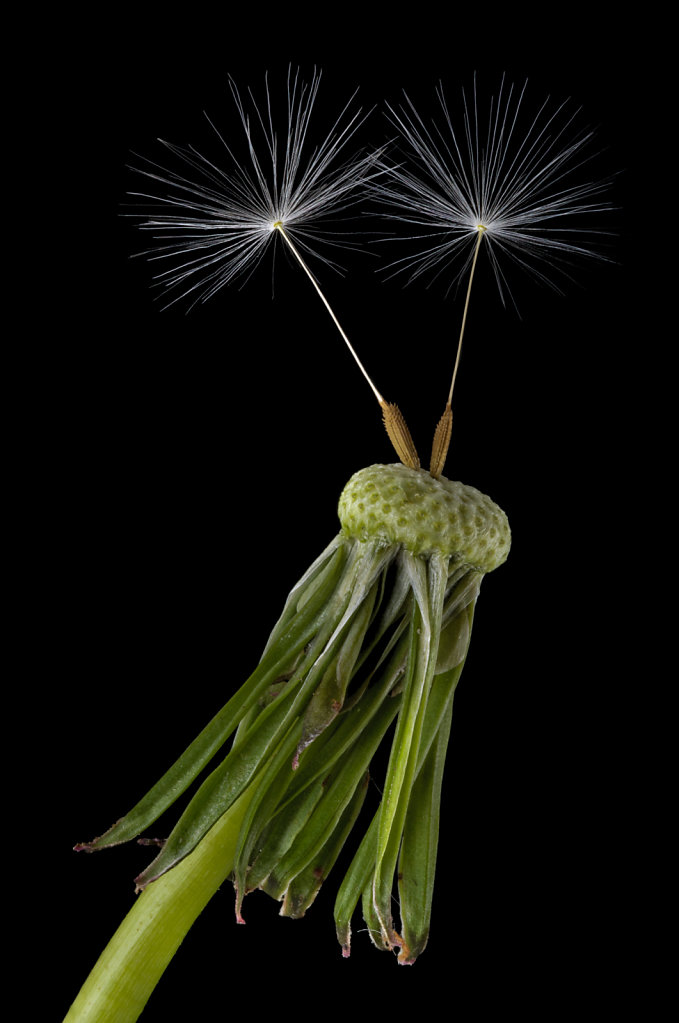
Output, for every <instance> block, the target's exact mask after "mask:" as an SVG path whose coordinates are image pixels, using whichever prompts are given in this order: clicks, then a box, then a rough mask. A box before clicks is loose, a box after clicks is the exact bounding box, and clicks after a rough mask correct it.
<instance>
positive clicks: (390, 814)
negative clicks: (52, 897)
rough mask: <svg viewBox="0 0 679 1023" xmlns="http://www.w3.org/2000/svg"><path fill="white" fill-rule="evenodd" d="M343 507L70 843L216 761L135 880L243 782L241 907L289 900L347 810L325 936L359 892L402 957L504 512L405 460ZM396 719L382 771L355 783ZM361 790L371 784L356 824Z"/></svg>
mask: <svg viewBox="0 0 679 1023" xmlns="http://www.w3.org/2000/svg"><path fill="white" fill-rule="evenodd" d="M339 515H340V521H341V523H342V530H341V532H340V533H339V534H338V536H336V537H335V539H334V540H333V541H332V543H331V544H330V545H329V546H328V547H327V548H326V550H325V551H324V552H323V553H322V554H321V556H320V557H319V558H318V559H317V560H316V561H315V562H314V564H313V565H312V566H311V567H310V568H309V570H308V571H307V572H306V573H305V575H304V576H303V577H302V579H301V580H300V581H299V583H298V584H297V586H295V588H294V589H293V590H292V592H291V594H290V596H289V597H288V600H287V603H286V605H285V608H284V609H283V613H282V615H281V618H280V619H279V621H278V623H277V625H276V627H275V628H274V630H273V632H272V634H271V636H270V638H269V641H268V643H267V646H266V648H265V650H264V653H263V655H262V657H261V660H260V662H259V664H258V665H257V667H256V669H255V671H254V672H253V674H252V675H251V676H250V678H249V679H248V680H247V681H246V682H245V683H244V685H243V686H242V687H241V689H240V690H239V691H238V692H237V693H236V694H235V695H234V696H232V697H231V699H230V700H229V701H228V703H227V704H226V705H225V707H224V708H223V709H222V710H221V711H220V712H219V713H218V714H217V715H216V717H215V718H214V719H213V720H212V721H211V722H210V724H208V725H207V727H206V728H205V729H204V730H203V731H202V732H201V734H200V735H199V736H198V737H197V738H196V739H195V740H194V742H193V743H192V744H191V745H190V746H189V748H188V749H187V750H186V751H185V752H184V754H182V756H181V757H180V758H179V759H178V760H177V762H176V763H175V764H174V766H173V767H172V768H170V770H169V771H168V772H167V773H166V774H165V775H164V776H163V777H162V778H161V779H160V781H159V782H158V783H157V784H156V785H155V786H154V787H153V789H152V790H151V791H150V792H149V793H148V794H147V796H145V797H144V799H142V800H141V802H140V803H139V804H138V805H137V806H136V807H134V809H133V810H132V811H131V812H130V813H129V814H128V815H127V816H126V817H124V818H123V819H122V820H120V821H118V823H117V824H115V825H114V826H113V827H112V828H111V829H110V830H109V831H108V832H107V833H106V834H105V835H103V836H102V837H101V838H99V839H96V840H95V841H93V842H90V843H88V844H87V845H85V846H82V848H86V849H89V850H94V849H100V848H103V847H105V846H108V845H113V844H116V843H118V842H122V841H126V840H128V839H130V838H134V837H135V836H137V835H139V834H140V832H141V831H142V830H143V829H145V828H146V827H148V826H149V825H150V824H151V823H153V822H154V821H155V820H156V818H157V817H159V816H160V814H161V813H163V811H165V810H166V809H167V808H168V807H169V806H170V805H171V804H172V803H173V802H174V801H175V799H176V798H177V797H178V796H179V795H180V793H182V792H183V791H185V789H187V788H188V786H189V785H191V783H192V782H194V781H195V780H196V779H197V777H198V775H199V774H200V773H201V772H202V771H203V769H204V768H206V767H207V766H208V764H210V762H211V761H212V762H213V764H212V768H211V771H210V772H209V773H207V775H206V776H205V777H204V779H203V780H202V782H201V784H200V785H199V786H198V788H197V790H196V792H195V794H194V796H193V798H192V799H191V801H190V802H189V805H188V806H187V808H186V810H185V811H184V813H183V814H182V815H181V817H180V819H179V821H178V822H177V824H176V825H175V827H174V828H173V829H172V831H171V833H170V835H169V837H168V839H167V841H166V842H165V844H164V845H163V847H162V849H161V851H160V853H159V854H158V856H157V857H156V858H155V860H154V861H153V862H152V863H151V864H150V865H149V867H147V869H146V870H145V871H144V872H143V874H141V875H140V877H139V878H137V884H138V887H139V888H140V889H141V888H146V887H147V886H150V885H151V882H153V881H155V880H156V879H157V878H160V877H161V876H162V875H163V874H165V873H166V872H167V871H168V870H170V869H171V868H172V867H174V866H175V865H176V864H178V863H179V862H180V861H182V860H183V859H184V858H185V857H186V856H187V855H188V854H190V853H192V851H193V850H196V852H198V850H199V848H200V846H201V842H202V840H203V839H204V838H206V836H207V835H208V832H210V831H211V829H213V827H214V826H215V825H217V823H218V822H220V820H221V818H223V815H224V814H225V813H227V811H229V810H230V808H231V807H233V806H234V805H235V803H236V801H237V800H239V798H240V797H241V796H244V797H245V799H244V802H243V803H242V805H243V807H244V809H243V811H242V812H241V813H240V815H236V817H235V818H234V820H236V821H237V824H234V827H236V826H237V827H238V836H237V839H235V841H234V850H235V851H234V853H233V862H232V878H233V881H234V884H235V887H236V893H237V896H236V909H237V914H238V917H239V919H240V918H241V916H240V914H241V909H242V903H243V898H244V896H245V895H246V894H247V892H249V891H251V890H253V889H255V888H260V889H262V890H264V891H265V892H267V893H269V894H270V895H272V896H273V897H274V898H276V899H278V900H280V901H281V902H282V910H281V912H282V913H283V914H285V915H288V916H293V917H299V916H302V915H303V914H304V913H305V912H306V910H307V909H308V907H309V906H310V905H311V903H312V902H313V900H314V898H315V896H316V894H317V892H318V890H319V888H320V886H321V884H322V882H323V881H324V879H325V878H326V877H327V875H328V873H329V872H330V870H331V868H332V867H333V865H334V864H335V861H336V860H337V857H338V855H339V853H340V851H341V849H342V847H343V846H344V844H345V842H346V841H347V840H349V838H350V834H351V832H352V831H353V829H354V825H355V824H356V823H357V822H360V826H361V828H362V830H363V834H362V838H360V840H358V841H355V842H354V843H353V844H354V849H355V853H354V858H353V860H352V862H351V864H350V865H349V868H348V870H347V871H346V874H345V877H344V879H343V881H342V882H341V884H340V886H339V892H338V896H337V902H336V908H335V923H336V929H337V935H338V938H339V940H340V943H341V945H342V948H343V951H344V954H345V955H348V954H349V949H350V940H351V927H350V922H351V918H352V915H353V913H354V910H355V909H356V907H357V905H358V903H359V902H361V904H362V908H363V915H364V918H365V920H366V923H367V926H368V930H369V933H370V935H371V937H372V939H373V941H374V943H375V944H376V945H377V946H378V947H380V948H384V949H392V950H394V951H397V952H398V954H399V960H400V962H403V963H411V962H413V961H414V960H415V959H416V958H417V956H418V955H419V954H420V953H421V952H422V950H423V949H424V947H425V945H426V942H427V937H428V933H429V917H430V911H431V902H432V892H433V883H434V871H435V862H436V844H437V837H438V814H439V799H440V789H441V778H442V770H443V763H444V758H445V750H446V745H447V741H448V734H449V730H450V721H451V713H452V706H453V696H454V692H455V687H456V686H457V683H458V680H459V678H460V674H461V671H462V667H463V664H464V660H465V657H466V654H467V649H468V645H469V637H470V634H471V626H472V618H473V612H474V606H475V603H476V598H477V596H478V592H479V587H480V583H481V579H482V577H483V574H484V573H485V572H487V571H490V570H491V569H493V568H495V567H496V566H497V565H499V564H501V563H502V562H503V561H504V560H505V558H506V557H507V554H508V551H509V543H510V533H509V526H508V524H507V519H506V517H505V515H504V513H503V512H502V511H501V510H500V509H499V508H498V507H497V505H495V504H493V502H492V501H491V500H490V499H489V498H487V497H486V496H485V495H483V494H481V493H479V491H477V490H474V489H473V488H472V487H466V486H464V485H463V484H461V483H452V482H450V481H448V480H445V479H440V480H434V479H432V478H431V477H430V476H429V475H428V474H427V473H425V472H424V471H422V470H414V469H408V468H406V467H405V466H402V465H386V466H383V465H373V466H370V467H369V468H367V469H364V470H362V471H361V472H359V473H357V474H356V475H355V476H353V477H352V479H351V480H350V481H349V483H348V484H347V486H346V488H345V490H344V492H343V494H342V496H341V499H340V503H339ZM394 722H395V725H394V731H393V738H392V740H391V752H390V756H389V762H388V766H387V768H386V776H385V777H383V778H382V777H380V778H378V779H377V786H371V787H369V786H368V779H369V777H370V770H371V763H372V761H373V758H374V755H375V753H376V752H377V750H378V748H379V746H380V744H381V743H382V741H383V740H384V738H385V736H386V734H387V731H388V730H389V728H390V726H391V725H392V724H393V723H394ZM231 736H233V740H232V742H231V744H230V748H229V749H228V751H227V752H226V753H225V754H224V753H223V752H222V751H223V749H224V748H225V744H226V742H227V740H228V739H229V738H230V737H231ZM218 754H220V757H221V759H220V757H218V756H217V755H218ZM369 789H370V793H369V794H370V797H372V798H373V799H374V797H375V796H376V794H377V792H378V791H379V792H381V793H383V795H382V798H381V800H380V801H379V803H378V805H376V806H375V805H374V806H373V808H372V821H371V822H370V821H369V818H368V823H367V826H366V823H365V820H366V819H365V818H364V817H363V816H362V815H361V810H362V808H363V805H364V801H368V797H367V793H368V791H369ZM351 840H352V841H353V836H352V839H351ZM229 862H231V861H229ZM227 870H228V868H227ZM397 876H398V888H399V894H398V903H399V905H400V914H401V920H400V924H397V923H396V922H395V921H394V920H393V919H392V906H393V905H394V898H393V888H394V883H395V879H396V877H397ZM151 887H152V886H151Z"/></svg>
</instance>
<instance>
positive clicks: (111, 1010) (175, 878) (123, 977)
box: [64, 786, 254, 1023]
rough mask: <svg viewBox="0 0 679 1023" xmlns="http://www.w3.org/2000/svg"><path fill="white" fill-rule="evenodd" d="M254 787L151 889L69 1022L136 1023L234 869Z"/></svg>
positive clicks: (109, 947) (103, 956)
mask: <svg viewBox="0 0 679 1023" xmlns="http://www.w3.org/2000/svg"><path fill="white" fill-rule="evenodd" d="M253 791H254V786H250V787H249V788H248V789H247V790H246V791H245V792H244V793H243V795H242V796H241V797H240V798H239V799H238V800H237V801H236V802H235V803H234V805H233V806H232V807H231V809H230V810H229V811H228V812H227V813H225V814H224V815H223V817H221V818H220V819H219V820H218V821H217V823H216V824H215V825H214V826H213V827H212V828H211V829H210V831H208V833H207V834H206V835H205V837H204V838H203V839H202V841H201V842H200V843H199V844H198V845H197V846H196V848H195V849H194V850H193V852H192V853H190V855H188V856H187V857H186V858H185V859H183V860H181V861H180V862H179V863H178V864H177V865H176V866H175V867H173V868H172V870H170V871H168V872H167V873H166V874H163V876H162V877H160V878H158V880H157V881H153V882H152V883H151V884H150V885H149V886H148V888H145V889H144V891H143V892H142V894H141V895H140V896H139V898H138V899H137V901H136V902H135V904H134V906H133V907H132V909H131V910H130V912H129V913H128V914H127V916H126V917H125V919H124V920H123V922H122V923H121V925H120V927H119V928H118V930H117V931H116V933H115V934H114V935H113V937H112V938H111V940H110V942H109V943H108V945H107V946H106V948H105V949H104V951H103V952H102V954H101V956H100V957H99V959H98V961H97V963H96V965H95V966H94V969H93V970H92V972H91V973H90V975H89V977H88V978H87V980H86V981H85V983H84V985H83V987H82V988H81V990H80V993H79V994H78V996H77V998H76V1000H75V1001H74V1003H73V1005H72V1006H71V1008H70V1010H69V1012H68V1014H67V1016H66V1018H65V1020H64V1023H134V1021H135V1020H136V1019H138V1018H139V1015H140V1013H141V1012H142V1010H143V1008H144V1006H145V1005H146V1002H147V1001H148V999H149V996H150V995H151V992H152V991H153V989H154V988H155V986H156V984H157V983H158V981H159V980H160V977H161V976H162V974H163V972H164V970H165V968H166V966H167V965H168V963H169V962H170V960H171V959H172V956H173V955H174V953H175V952H176V951H177V949H178V948H179V945H180V944H181V942H182V940H183V938H184V937H185V935H186V934H187V933H188V931H189V928H190V927H191V925H192V924H193V922H194V920H195V919H196V918H197V916H198V915H199V913H200V912H201V911H202V910H203V909H204V908H205V906H206V905H207V903H208V902H209V900H210V899H211V897H212V896H213V895H214V893H215V892H216V891H217V889H218V888H219V886H220V885H221V884H222V883H223V881H224V880H225V879H226V878H227V877H228V875H229V874H230V873H231V870H232V868H233V861H234V854H235V850H236V842H237V840H238V833H239V830H240V825H241V821H242V819H243V817H244V816H245V812H246V810H247V808H248V804H249V802H250V799H251V798H252V793H253Z"/></svg>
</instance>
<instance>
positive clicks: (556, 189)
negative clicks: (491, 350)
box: [371, 76, 611, 302]
mask: <svg viewBox="0 0 679 1023" xmlns="http://www.w3.org/2000/svg"><path fill="white" fill-rule="evenodd" d="M438 101H439V114H438V117H437V118H435V119H434V120H432V121H431V122H425V120H424V119H423V118H422V117H421V116H420V115H419V113H418V112H417V110H416V108H415V106H414V104H413V103H412V102H411V100H410V99H409V98H408V96H407V95H405V94H404V102H403V104H402V105H400V106H397V107H394V106H390V105H388V107H387V110H388V114H387V116H388V118H389V120H390V121H391V123H392V125H393V126H394V127H395V128H396V129H397V132H398V136H399V143H400V149H399V151H397V154H396V156H395V157H394V158H393V160H392V161H386V160H382V161H381V163H382V167H383V171H384V174H383V176H382V177H380V178H378V179H377V180H376V181H375V182H374V183H373V184H372V185H371V191H372V193H373V195H374V196H376V197H377V198H378V199H379V200H380V202H381V203H382V205H383V206H384V207H386V213H385V216H387V217H388V218H390V219H392V220H395V221H397V222H400V224H401V225H402V226H403V225H408V229H409V232H410V233H405V232H399V233H398V234H397V235H395V236H394V238H393V239H391V240H397V241H404V240H411V241H413V242H417V243H418V245H419V251H417V252H414V253H413V254H411V255H407V256H404V257H402V258H400V259H397V260H395V261H393V262H391V263H390V264H389V266H388V270H389V272H390V274H391V275H394V274H398V273H401V272H405V273H407V274H408V275H409V280H414V279H415V278H417V277H419V276H420V275H421V274H429V273H430V272H433V274H434V276H438V275H439V274H442V273H444V272H445V271H447V270H451V271H452V273H451V276H450V286H453V285H454V284H455V283H457V282H458V281H459V279H460V277H461V276H462V275H463V274H464V272H465V270H466V269H467V267H468V266H469V262H470V259H471V258H472V257H471V253H472V249H473V245H474V244H475V242H474V240H475V239H476V238H477V237H478V234H479V232H481V233H482V234H483V235H484V245H483V248H484V250H485V252H486V258H488V259H489V261H490V264H491V267H492V270H493V273H494V275H495V279H496V282H497V286H498V290H499V293H500V296H501V298H502V301H503V302H504V301H505V296H506V295H510V297H511V292H510V291H509V286H508V282H507V276H506V273H505V269H504V262H506V261H509V262H511V263H513V264H514V265H516V266H518V267H520V268H521V269H522V270H525V271H527V272H528V273H529V274H530V275H531V276H533V277H534V278H536V279H537V280H539V281H541V282H542V283H544V284H547V285H549V286H550V287H552V288H554V289H555V290H557V291H558V290H560V289H559V287H558V283H557V282H556V281H555V280H554V274H553V273H552V271H556V273H557V274H558V273H562V274H566V276H569V274H568V267H569V266H570V264H571V263H572V262H574V261H575V260H576V259H578V258H579V257H581V256H589V257H593V258H595V259H603V258H605V257H604V256H603V255H602V254H601V253H600V252H599V251H597V248H596V247H595V245H594V244H593V242H594V240H595V236H596V235H603V234H604V232H602V231H597V230H594V229H592V228H591V227H589V226H587V225H584V224H583V217H584V216H586V215H587V216H588V215H590V214H593V213H597V212H600V211H603V210H609V209H610V208H611V204H610V203H608V202H607V201H605V200H602V199H599V198H598V196H600V194H601V193H602V192H604V190H605V189H606V188H607V187H608V186H609V184H610V180H609V179H602V180H590V179H587V178H584V179H583V177H582V175H581V173H580V172H581V171H582V169H583V167H585V165H587V164H588V163H589V161H590V160H591V159H592V158H593V157H594V156H595V155H596V154H595V152H594V151H593V149H592V147H591V143H592V140H593V137H594V132H593V131H592V130H590V129H589V128H578V127H577V115H578V113H579V111H572V110H571V108H570V106H569V101H565V102H563V103H560V104H553V103H551V102H550V100H549V98H548V99H547V100H545V101H544V102H543V103H542V104H540V105H538V106H537V107H536V106H535V105H534V104H532V103H531V102H529V100H528V99H527V83H524V85H523V86H522V87H516V86H515V85H512V84H511V83H508V82H507V81H506V79H505V77H504V76H503V77H502V80H501V83H500V87H499V90H498V92H497V94H496V95H493V96H491V97H490V100H489V102H488V103H487V105H486V104H484V103H482V100H481V97H480V93H479V90H478V88H477V82H476V77H475V78H474V83H473V88H472V90H471V92H470V93H467V91H465V90H463V91H462V116H461V118H460V119H459V123H458V122H457V121H456V127H454V126H453V122H454V118H453V116H452V114H451V112H450V107H449V105H448V101H447V99H446V97H445V94H444V91H443V87H442V86H439V89H438ZM413 228H417V230H413ZM545 263H547V264H548V267H547V269H546V270H545Z"/></svg>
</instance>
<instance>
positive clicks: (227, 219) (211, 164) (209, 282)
mask: <svg viewBox="0 0 679 1023" xmlns="http://www.w3.org/2000/svg"><path fill="white" fill-rule="evenodd" d="M320 79H321V74H320V72H317V71H314V73H313V75H312V77H311V80H310V82H308V83H305V82H304V81H302V78H301V75H300V73H299V71H294V70H293V69H292V68H290V70H289V72H288V80H287V97H286V99H287V103H286V112H285V120H284V121H283V124H285V127H286V130H285V132H284V133H281V135H279V133H278V131H277V130H276V127H275V123H276V117H275V113H274V107H275V106H276V104H275V103H274V100H273V99H272V93H271V91H270V89H269V82H268V79H266V81H265V88H264V92H263V101H262V102H258V101H257V100H256V99H255V96H254V94H253V92H252V91H251V90H248V92H247V95H246V96H245V97H244V96H242V95H241V93H240V91H239V90H238V87H237V86H236V84H235V82H234V81H233V80H230V81H229V85H230V90H231V95H232V99H233V102H234V105H235V108H236V112H237V115H238V121H239V122H240V125H239V128H238V130H237V131H236V132H235V133H232V134H230V135H228V136H227V135H226V134H223V133H222V132H221V131H220V130H219V129H218V128H217V126H216V124H215V123H214V122H213V121H212V120H210V118H209V117H208V118H207V120H208V123H209V125H210V128H211V130H212V133H213V136H212V141H213V142H214V141H216V142H217V144H218V147H219V153H218V155H217V156H216V157H215V158H214V159H213V158H212V157H210V156H208V155H207V153H206V152H201V151H199V150H198V149H197V148H195V147H194V146H192V145H189V146H179V145H175V144H173V143H168V142H162V140H161V144H162V145H163V146H164V147H165V149H166V150H167V151H168V152H169V154H170V155H171V157H172V160H171V161H166V162H163V163H161V162H156V161H153V160H150V159H148V158H145V157H138V160H139V163H138V164H137V165H136V166H133V167H132V170H133V171H135V172H137V173H139V174H141V175H142V176H144V177H145V178H146V179H150V180H152V181H153V182H154V183H156V184H160V185H162V189H157V190H155V191H148V192H131V193H130V195H132V196H133V197H134V198H135V200H136V201H137V202H138V204H139V205H140V207H143V208H144V211H143V212H139V213H133V214H130V215H131V216H134V217H138V218H139V221H140V222H139V226H140V227H141V228H142V230H145V231H151V232H152V233H153V235H154V242H155V245H154V247H153V248H149V249H147V250H145V251H144V252H143V253H142V255H145V256H147V257H148V258H149V259H150V260H152V261H154V262H160V263H161V264H164V263H166V264H167V268H164V269H161V270H159V271H158V272H157V273H156V274H155V276H154V284H155V285H157V286H159V287H160V288H162V289H163V292H164V294H165V295H166V296H167V301H166V303H165V305H166V306H167V305H171V304H172V303H173V302H176V301H178V300H179V299H181V298H185V297H187V296H188V297H189V298H190V300H191V302H190V306H189V308H190V307H191V305H194V304H195V303H196V302H199V301H200V302H204V301H206V300H207V299H209V298H211V297H212V296H213V295H214V294H215V293H216V292H217V291H219V290H220V289H221V288H222V287H224V286H225V285H227V284H230V283H231V282H232V281H234V280H236V279H239V278H242V279H247V278H248V277H249V275H250V274H251V273H252V271H253V270H254V269H255V268H256V267H257V266H258V265H259V263H260V262H261V260H262V259H263V257H264V256H265V254H266V252H267V250H268V249H269V246H270V245H271V243H272V240H273V236H275V234H276V232H277V231H278V230H279V229H283V228H285V230H286V232H287V234H288V235H289V236H290V237H291V238H293V239H294V240H295V243H296V244H297V246H298V248H299V249H301V250H302V251H303V252H304V253H305V254H306V255H309V256H311V257H315V258H316V259H318V260H320V261H321V262H322V263H324V264H325V265H326V266H329V267H331V268H333V269H335V270H340V269H341V268H340V267H339V266H338V264H337V263H335V262H334V260H333V259H331V258H330V257H329V256H327V255H326V254H324V252H323V251H322V249H323V248H324V247H325V246H328V245H329V246H335V247H343V248H351V247H352V246H351V245H350V244H348V243H347V242H346V240H345V239H343V238H342V234H341V232H339V231H338V230H337V229H336V228H335V227H332V228H330V227H329V218H330V217H331V215H332V217H333V218H334V216H335V215H336V214H340V213H342V212H343V211H345V210H346V209H347V208H349V207H351V206H352V205H353V204H354V203H355V202H357V200H358V197H359V187H360V186H361V184H362V183H363V182H365V181H367V180H369V179H370V177H371V176H372V175H373V174H374V173H376V160H375V155H374V154H372V153H363V154H361V153H351V154H350V153H349V143H350V142H352V141H353V140H354V136H355V134H356V132H357V130H358V128H359V127H360V125H361V124H362V123H363V121H364V120H365V118H366V116H367V114H363V112H362V111H361V109H360V108H358V109H352V107H353V102H354V99H355V96H356V94H355V93H354V95H353V96H352V97H351V98H350V99H349V101H348V102H347V103H346V105H345V106H344V107H343V109H342V110H341V111H340V113H339V115H338V116H337V117H336V118H335V120H334V121H333V122H332V124H331V126H330V130H329V131H328V133H327V134H326V136H325V138H324V139H323V141H321V142H320V144H317V143H316V142H315V141H312V138H311V133H310V127H309V126H310V120H311V115H312V111H313V108H314V106H315V103H316V97H317V93H318V90H319V85H320ZM206 116H207V115H206ZM278 123H279V124H280V122H278ZM238 143H240V148H239V147H238ZM237 153H238V155H237ZM151 208H152V212H151Z"/></svg>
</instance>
